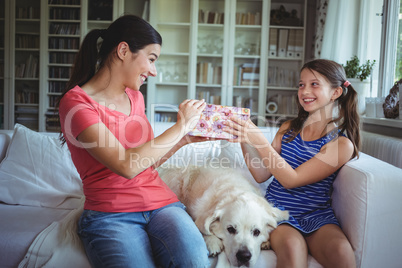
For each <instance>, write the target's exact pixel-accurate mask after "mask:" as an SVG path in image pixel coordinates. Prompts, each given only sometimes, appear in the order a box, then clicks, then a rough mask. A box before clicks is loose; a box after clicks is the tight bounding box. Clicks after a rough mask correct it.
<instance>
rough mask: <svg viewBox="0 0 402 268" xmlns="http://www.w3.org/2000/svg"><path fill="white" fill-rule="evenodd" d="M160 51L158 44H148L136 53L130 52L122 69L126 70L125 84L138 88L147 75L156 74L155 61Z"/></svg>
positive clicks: (134, 88)
mask: <svg viewBox="0 0 402 268" xmlns="http://www.w3.org/2000/svg"><path fill="white" fill-rule="evenodd" d="M160 52H161V46H160V45H159V44H150V45H148V46H146V47H144V48H143V49H141V50H139V51H138V52H137V53H135V54H133V53H131V52H129V53H130V54H132V58H131V60H130V61H128V63H127V65H128V66H127V65H126V66H125V68H124V70H123V71H126V72H127V73H126V76H125V77H126V79H127V83H126V86H127V87H129V88H131V89H133V90H139V89H140V87H141V85H142V84H144V82H145V80H146V79H147V78H148V76H156V74H157V72H156V67H155V62H156V60H157V59H158V57H159V55H160Z"/></svg>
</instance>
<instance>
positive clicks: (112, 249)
mask: <svg viewBox="0 0 402 268" xmlns="http://www.w3.org/2000/svg"><path fill="white" fill-rule="evenodd" d="M78 234H79V236H80V237H81V240H82V241H83V244H84V247H85V250H86V253H87V256H88V259H89V261H90V263H91V265H92V266H93V267H124V268H128V267H139V268H151V267H185V268H189V267H209V261H208V250H207V247H206V245H205V242H204V239H203V237H202V235H201V233H200V231H199V230H198V228H197V227H196V225H195V224H194V222H193V220H192V219H191V217H190V216H189V215H188V214H187V212H186V211H185V207H184V205H183V204H182V203H180V202H177V203H173V204H170V205H167V206H165V207H162V208H160V209H157V210H153V211H146V212H129V213H108V212H98V211H93V210H85V211H84V212H83V214H82V215H81V218H80V220H79V223H78Z"/></svg>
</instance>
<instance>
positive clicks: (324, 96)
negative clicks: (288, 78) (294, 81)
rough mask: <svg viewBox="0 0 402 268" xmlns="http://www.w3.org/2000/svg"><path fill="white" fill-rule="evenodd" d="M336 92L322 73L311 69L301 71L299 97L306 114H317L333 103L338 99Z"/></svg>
mask: <svg viewBox="0 0 402 268" xmlns="http://www.w3.org/2000/svg"><path fill="white" fill-rule="evenodd" d="M335 91H336V89H335V88H332V87H331V85H330V83H329V82H328V80H327V79H326V78H325V76H323V75H321V74H320V73H318V72H316V71H313V70H310V69H304V70H302V71H301V73H300V82H299V91H298V97H299V102H300V104H301V106H302V107H303V108H304V110H305V111H306V112H308V113H312V112H315V111H317V110H320V109H322V108H324V107H325V106H327V105H328V104H329V103H332V102H333V101H334V100H335V99H336V97H337V96H336V95H335V94H334V93H335Z"/></svg>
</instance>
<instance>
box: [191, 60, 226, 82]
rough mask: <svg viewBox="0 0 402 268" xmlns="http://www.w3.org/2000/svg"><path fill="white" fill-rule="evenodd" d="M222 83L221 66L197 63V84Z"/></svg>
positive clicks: (210, 63)
mask: <svg viewBox="0 0 402 268" xmlns="http://www.w3.org/2000/svg"><path fill="white" fill-rule="evenodd" d="M221 81H222V66H219V65H214V64H213V63H212V62H199V63H197V83H199V84H220V83H221Z"/></svg>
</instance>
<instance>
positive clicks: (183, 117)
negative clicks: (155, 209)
mask: <svg viewBox="0 0 402 268" xmlns="http://www.w3.org/2000/svg"><path fill="white" fill-rule="evenodd" d="M204 108H205V102H204V101H196V100H187V101H184V102H183V103H182V104H180V106H179V114H178V120H177V123H176V124H174V125H173V126H172V127H171V128H169V129H168V130H166V131H165V132H164V133H162V134H161V135H160V136H158V137H156V138H155V139H153V140H152V141H149V142H146V143H144V144H142V145H141V146H138V147H135V148H128V149H125V148H124V147H123V145H122V144H121V143H120V142H119V141H118V140H117V138H116V137H115V136H114V135H113V134H112V133H111V132H110V130H109V129H108V128H107V127H106V126H105V125H104V124H103V123H97V124H94V125H91V126H89V127H88V128H86V129H85V130H84V131H82V132H81V133H80V134H79V135H78V137H77V140H78V141H79V142H80V143H81V144H82V145H83V146H85V145H91V144H92V145H93V146H85V147H86V150H87V151H88V152H89V153H90V154H91V155H92V156H93V157H94V158H95V159H96V160H98V161H99V162H100V163H102V164H103V165H105V166H106V167H107V168H109V169H110V170H112V171H113V172H115V173H116V174H119V175H120V176H123V177H125V178H127V179H132V178H134V177H135V176H136V175H137V174H139V173H141V172H142V171H144V170H145V169H147V168H149V167H151V166H153V165H155V164H156V163H157V162H158V161H160V160H161V158H162V157H163V156H165V155H167V154H168V153H169V152H170V151H172V150H173V151H177V150H178V149H179V148H178V147H177V146H179V145H180V144H179V145H178V143H177V140H181V138H182V137H183V136H184V135H185V134H186V133H187V132H188V131H189V130H191V129H192V126H193V125H194V122H196V121H197V120H198V118H199V116H200V114H201V112H202V110H203V109H204ZM174 141H176V142H174ZM173 151H172V152H173Z"/></svg>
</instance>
